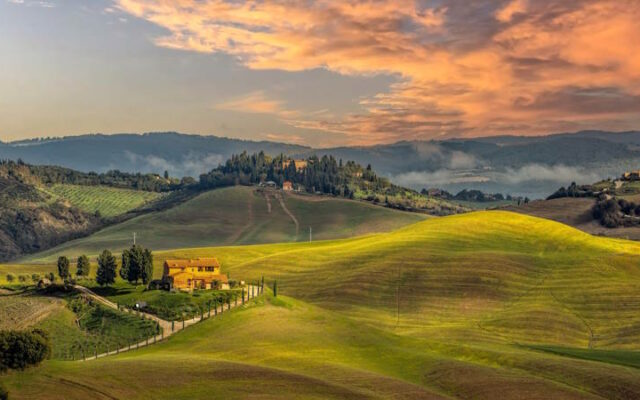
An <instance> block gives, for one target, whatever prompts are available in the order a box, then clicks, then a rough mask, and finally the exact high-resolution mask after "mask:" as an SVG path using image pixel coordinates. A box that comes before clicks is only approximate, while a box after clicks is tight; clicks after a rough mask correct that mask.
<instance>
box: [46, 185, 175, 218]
mask: <svg viewBox="0 0 640 400" xmlns="http://www.w3.org/2000/svg"><path fill="white" fill-rule="evenodd" d="M46 192H47V193H49V194H52V195H53V197H54V198H55V199H63V200H67V201H68V202H69V203H71V204H72V205H74V206H76V207H78V208H80V209H82V210H84V211H87V212H90V213H95V212H96V211H98V212H99V213H100V215H101V216H102V217H107V218H108V217H115V216H116V215H120V214H124V213H126V212H127V211H130V210H133V209H135V208H138V207H140V206H141V205H143V204H146V203H148V202H151V201H154V200H157V199H158V198H160V197H161V196H162V194H161V193H158V192H145V191H142V190H132V189H119V188H113V187H108V186H82V185H68V184H56V185H53V186H51V187H47V188H46Z"/></svg>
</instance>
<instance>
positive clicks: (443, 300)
mask: <svg viewBox="0 0 640 400" xmlns="http://www.w3.org/2000/svg"><path fill="white" fill-rule="evenodd" d="M639 252H640V244H636V243H634V242H627V241H621V240H615V239H605V238H598V237H594V236H590V235H588V234H586V233H583V232H580V231H578V230H576V229H573V228H570V227H568V226H566V225H562V224H559V223H555V222H552V221H549V220H544V219H539V218H534V217H529V216H524V215H519V214H515V213H509V212H500V211H490V212H476V213H471V214H465V215H459V216H450V217H444V218H438V219H431V220H427V221H423V222H420V223H418V224H414V225H410V226H408V227H405V228H402V229H399V230H397V231H394V232H391V233H386V234H377V235H371V236H365V237H358V238H354V239H347V240H338V241H326V242H316V243H311V244H307V243H305V244H277V245H262V246H250V247H222V248H211V249H193V250H179V251H169V252H160V253H156V256H155V260H156V263H157V264H158V268H156V272H157V273H161V271H160V268H159V265H160V263H162V261H163V260H164V259H165V258H170V257H186V256H190V257H194V256H208V255H212V256H216V257H218V258H219V259H220V260H221V263H222V265H223V269H224V270H227V271H229V272H230V273H231V275H232V276H236V277H242V278H247V279H258V278H259V277H260V276H261V275H262V274H264V275H266V276H267V277H268V278H270V279H278V281H279V283H280V290H281V291H282V292H283V293H285V294H287V295H291V296H295V297H297V298H300V299H303V300H306V301H310V302H313V303H315V304H319V305H321V306H323V307H326V308H329V309H335V310H340V311H341V312H343V313H345V314H347V315H349V316H351V317H354V318H357V319H361V320H364V321H367V322H375V323H376V324H378V325H380V324H384V325H385V326H387V327H389V328H393V329H394V330H396V331H403V332H414V331H417V332H420V334H421V335H422V334H429V335H438V336H439V337H440V336H449V335H459V336H464V335H471V334H472V335H474V336H478V337H482V338H483V339H491V340H498V339H499V340H506V341H510V342H527V343H532V342H536V343H558V344H564V345H575V346H587V345H591V346H592V347H619V348H631V347H634V346H637V343H640V286H638V285H637V284H636V282H638V281H640V268H639V266H640V261H639V260H638V258H637V256H636V254H638V253H639ZM318 282H321V284H318Z"/></svg>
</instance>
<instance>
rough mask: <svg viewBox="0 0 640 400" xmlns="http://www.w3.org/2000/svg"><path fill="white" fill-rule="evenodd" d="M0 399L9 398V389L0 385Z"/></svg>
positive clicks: (5, 399) (6, 399)
mask: <svg viewBox="0 0 640 400" xmlns="http://www.w3.org/2000/svg"><path fill="white" fill-rule="evenodd" d="M0 400H9V391H8V390H7V389H5V388H4V386H2V385H0Z"/></svg>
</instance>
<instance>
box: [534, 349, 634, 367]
mask: <svg viewBox="0 0 640 400" xmlns="http://www.w3.org/2000/svg"><path fill="white" fill-rule="evenodd" d="M531 348H532V349H534V350H540V351H544V352H547V353H552V354H558V355H562V356H567V357H573V358H579V359H582V360H593V361H599V362H604V363H609V364H617V365H624V366H627V367H633V368H639V369H640V351H621V350H593V349H576V348H571V347H556V346H531Z"/></svg>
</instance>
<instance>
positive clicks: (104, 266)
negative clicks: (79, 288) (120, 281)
mask: <svg viewBox="0 0 640 400" xmlns="http://www.w3.org/2000/svg"><path fill="white" fill-rule="evenodd" d="M116 268H117V266H116V258H115V257H114V256H113V254H111V252H110V251H109V250H104V251H103V252H102V254H100V256H99V257H98V271H97V272H96V282H98V284H99V285H100V286H105V285H107V286H108V285H111V284H113V283H114V282H115V281H116Z"/></svg>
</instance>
